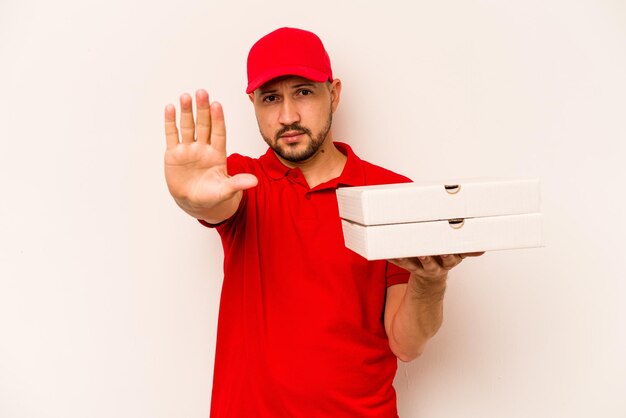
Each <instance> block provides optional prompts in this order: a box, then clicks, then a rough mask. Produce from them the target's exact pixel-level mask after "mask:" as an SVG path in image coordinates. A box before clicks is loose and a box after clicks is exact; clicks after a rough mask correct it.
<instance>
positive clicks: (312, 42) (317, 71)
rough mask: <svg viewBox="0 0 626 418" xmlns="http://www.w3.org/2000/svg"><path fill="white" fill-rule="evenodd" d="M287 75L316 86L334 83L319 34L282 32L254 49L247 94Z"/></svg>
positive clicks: (265, 38) (291, 30) (284, 29)
mask: <svg viewBox="0 0 626 418" xmlns="http://www.w3.org/2000/svg"><path fill="white" fill-rule="evenodd" d="M284 75H297V76H300V77H304V78H306V79H309V80H312V81H317V82H323V81H327V80H328V81H332V79H333V72H332V69H331V68H330V58H329V57H328V53H326V49H324V45H323V44H322V41H321V40H320V38H319V37H318V36H317V35H316V34H314V33H313V32H309V31H306V30H302V29H296V28H280V29H276V30H275V31H273V32H270V33H268V34H267V35H265V36H264V37H262V38H261V39H259V40H258V41H257V42H256V43H255V44H254V45H253V46H252V48H251V49H250V52H249V53H248V87H247V88H246V93H252V92H253V91H254V90H256V89H257V88H259V87H261V86H262V85H263V84H265V83H267V82H268V81H270V80H272V79H274V78H276V77H280V76H284Z"/></svg>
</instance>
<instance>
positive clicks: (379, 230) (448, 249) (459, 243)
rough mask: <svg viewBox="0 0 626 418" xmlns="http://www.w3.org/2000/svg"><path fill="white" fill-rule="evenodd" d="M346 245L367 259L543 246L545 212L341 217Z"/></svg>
mask: <svg viewBox="0 0 626 418" xmlns="http://www.w3.org/2000/svg"><path fill="white" fill-rule="evenodd" d="M341 225H342V229H343V236H344V242H345V245H346V247H348V248H349V249H351V250H352V251H354V252H356V253H357V254H360V255H361V256H363V257H364V258H366V259H368V260H382V259H390V258H402V257H418V256H424V255H440V254H459V253H469V252H478V251H492V250H508V249H514V248H531V247H541V246H543V245H544V244H543V233H542V215H541V214H540V213H527V214H522V215H504V216H488V217H483V218H465V219H462V218H457V219H450V220H443V221H432V222H410V223H403V224H387V225H373V226H364V225H360V224H358V223H355V222H350V221H347V220H345V219H342V220H341Z"/></svg>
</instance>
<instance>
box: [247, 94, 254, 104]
mask: <svg viewBox="0 0 626 418" xmlns="http://www.w3.org/2000/svg"><path fill="white" fill-rule="evenodd" d="M248 99H250V101H251V102H252V103H254V92H252V93H248Z"/></svg>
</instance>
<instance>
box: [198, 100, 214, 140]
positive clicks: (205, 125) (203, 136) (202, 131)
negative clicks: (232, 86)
mask: <svg viewBox="0 0 626 418" xmlns="http://www.w3.org/2000/svg"><path fill="white" fill-rule="evenodd" d="M210 132H211V111H210V110H209V93H207V92H206V90H198V91H196V141H198V142H203V143H207V142H208V141H209V133H210Z"/></svg>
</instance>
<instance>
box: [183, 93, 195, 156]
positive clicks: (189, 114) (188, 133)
mask: <svg viewBox="0 0 626 418" xmlns="http://www.w3.org/2000/svg"><path fill="white" fill-rule="evenodd" d="M191 102H192V100H191V96H190V95H188V94H187V93H185V94H183V95H182V96H180V133H181V135H182V137H183V144H189V143H191V142H193V141H194V131H195V126H194V123H193V110H192V109H191V105H192V103H191Z"/></svg>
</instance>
